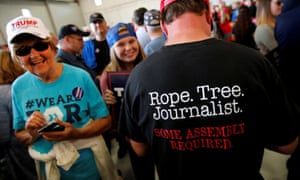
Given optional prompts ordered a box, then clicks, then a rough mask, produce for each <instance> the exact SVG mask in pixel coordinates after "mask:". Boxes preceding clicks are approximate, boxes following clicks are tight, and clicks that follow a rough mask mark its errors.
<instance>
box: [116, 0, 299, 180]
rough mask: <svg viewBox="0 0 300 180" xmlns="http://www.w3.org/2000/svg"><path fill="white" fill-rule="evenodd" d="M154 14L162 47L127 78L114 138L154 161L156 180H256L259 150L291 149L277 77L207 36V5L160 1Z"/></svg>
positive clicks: (258, 60)
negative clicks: (158, 20) (159, 25)
mask: <svg viewBox="0 0 300 180" xmlns="http://www.w3.org/2000/svg"><path fill="white" fill-rule="evenodd" d="M160 10H161V14H162V21H161V22H162V27H163V30H164V32H165V33H166V35H167V42H166V45H165V46H164V47H162V49H161V50H160V51H158V52H156V53H154V54H153V55H152V56H149V57H148V58H147V59H146V60H145V61H143V62H141V63H140V64H138V65H137V66H136V67H135V68H134V69H133V71H132V72H131V75H130V76H129V79H128V81H127V86H126V89H125V92H124V96H123V105H122V109H121V115H120V127H119V130H120V132H121V133H123V134H124V135H126V136H127V137H128V138H129V141H130V143H131V145H132V147H133V149H134V150H135V152H136V153H137V154H138V155H139V156H143V155H145V154H147V153H151V154H152V155H153V157H154V160H155V162H156V165H157V171H158V176H159V179H160V180H169V179H177V180H184V179H195V177H197V179H201V178H204V179H231V180H241V179H243V180H262V179H263V177H262V176H261V174H260V172H259V170H260V166H261V161H262V157H263V151H264V148H265V147H267V148H269V149H272V150H274V151H277V152H280V153H285V154H290V153H292V152H293V151H294V150H295V148H296V146H297V143H298V138H297V135H298V132H299V128H298V127H297V126H295V124H296V113H297V112H295V111H294V108H293V107H292V106H293V104H292V103H291V102H290V101H289V99H288V98H287V96H286V94H285V90H284V88H283V85H282V82H281V79H280V77H279V75H278V74H277V71H276V70H275V69H274V67H273V66H272V64H270V62H269V61H268V60H267V59H266V58H265V57H263V56H262V55H261V54H260V53H259V52H257V51H256V50H252V49H249V48H246V47H243V46H240V45H238V44H235V43H230V42H226V41H220V40H217V39H215V38H211V36H210V32H211V30H210V27H211V26H210V13H209V2H208V1H204V0H161V4H160ZM241 60H242V61H243V63H241ZM279 132H280V133H279Z"/></svg>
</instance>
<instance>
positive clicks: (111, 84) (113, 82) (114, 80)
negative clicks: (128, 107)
mask: <svg viewBox="0 0 300 180" xmlns="http://www.w3.org/2000/svg"><path fill="white" fill-rule="evenodd" d="M129 74H130V72H112V71H111V72H107V80H108V88H109V89H110V90H112V91H113V93H114V96H115V97H116V101H117V103H116V104H114V105H113V106H112V112H111V113H112V118H113V121H114V122H115V123H116V122H118V121H119V113H120V107H121V102H122V99H123V94H124V90H125V84H126V82H127V79H128V76H129Z"/></svg>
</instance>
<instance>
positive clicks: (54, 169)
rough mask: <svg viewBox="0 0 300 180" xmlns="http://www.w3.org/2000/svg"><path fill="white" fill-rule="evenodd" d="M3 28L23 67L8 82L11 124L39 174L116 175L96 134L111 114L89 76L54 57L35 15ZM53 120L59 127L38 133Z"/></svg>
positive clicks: (95, 177)
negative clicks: (23, 72)
mask: <svg viewBox="0 0 300 180" xmlns="http://www.w3.org/2000/svg"><path fill="white" fill-rule="evenodd" d="M6 31H7V37H8V44H9V47H10V49H11V52H12V57H13V59H14V60H15V61H16V62H17V63H19V64H20V65H21V66H22V67H23V68H24V69H25V70H26V71H27V72H26V73H25V74H23V75H22V76H20V77H19V78H18V79H16V80H15V81H14V83H13V84H12V107H13V117H14V119H13V128H14V130H15V134H16V136H17V137H18V139H19V140H20V141H21V142H24V143H25V144H27V145H29V153H30V155H31V157H33V158H34V159H35V160H36V162H37V163H36V164H37V170H38V175H39V178H44V179H57V180H58V179H62V180H63V179H89V180H99V179H102V180H104V179H117V178H118V175H117V171H116V169H115V168H114V166H113V163H112V161H111V159H110V156H109V152H108V151H107V147H106V145H105V142H104V141H103V138H102V136H101V134H102V133H103V132H105V131H106V130H108V129H109V128H110V127H111V116H110V114H109V111H108V109H107V108H106V105H105V102H104V101H103V99H102V97H101V95H100V92H99V90H98V89H97V87H96V85H95V83H94V82H93V80H92V78H91V76H90V75H89V74H88V73H87V72H86V71H85V70H82V69H80V68H77V67H74V66H71V65H68V64H64V63H59V62H57V61H56V60H55V56H56V46H55V45H54V43H53V42H52V40H51V35H50V33H49V31H48V30H47V28H46V27H45V25H44V23H43V22H42V21H41V20H40V19H39V18H36V17H24V16H20V17H17V18H15V19H12V20H11V21H10V22H8V23H7V26H6ZM54 121H55V122H56V123H57V124H58V125H59V126H63V127H64V129H63V130H60V131H54V132H40V133H39V132H38V130H39V129H41V128H42V127H44V126H45V125H47V124H48V123H51V122H54ZM103 159H104V160H105V161H103ZM103 163H105V165H103Z"/></svg>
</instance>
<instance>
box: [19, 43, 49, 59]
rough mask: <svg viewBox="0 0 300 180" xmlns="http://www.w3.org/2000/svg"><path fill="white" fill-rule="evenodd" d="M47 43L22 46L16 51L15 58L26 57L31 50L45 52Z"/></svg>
mask: <svg viewBox="0 0 300 180" xmlns="http://www.w3.org/2000/svg"><path fill="white" fill-rule="evenodd" d="M48 47H49V43H47V42H36V43H35V44H33V45H32V46H22V47H20V48H19V49H17V50H16V55H17V56H26V55H28V54H30V52H31V48H33V49H35V50H37V51H45V50H46V49H48Z"/></svg>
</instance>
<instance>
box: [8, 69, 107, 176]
mask: <svg viewBox="0 0 300 180" xmlns="http://www.w3.org/2000/svg"><path fill="white" fill-rule="evenodd" d="M12 104H13V116H14V119H13V127H14V129H16V130H19V129H24V128H25V124H26V120H27V119H28V117H29V116H30V115H31V114H32V112H34V111H40V112H41V113H42V114H43V115H44V116H45V117H46V119H47V120H48V121H54V120H55V119H56V118H59V119H61V120H62V121H65V122H69V123H71V124H72V125H73V126H74V127H76V128H81V127H83V126H85V125H86V124H87V123H88V122H89V120H90V119H96V118H101V117H105V116H107V115H108V114H109V111H108V109H107V107H106V104H105V102H104V101H103V99H102V97H101V95H100V92H99V90H98V89H97V87H96V85H95V83H94V82H93V80H92V79H91V77H90V75H89V74H88V73H87V72H86V71H84V70H82V69H80V68H77V67H74V66H70V65H67V64H64V69H63V73H62V75H61V76H60V77H59V78H58V79H57V80H56V81H54V82H51V83H44V82H42V81H40V80H39V79H38V78H37V76H35V75H33V74H31V73H29V72H26V73H25V74H24V75H22V76H20V77H19V78H18V79H17V80H15V82H14V83H13V85H12ZM54 143H55V142H49V141H47V140H45V139H43V138H42V137H40V138H39V139H38V140H37V141H36V142H35V143H34V144H33V148H34V149H35V150H36V151H39V152H40V153H48V152H49V151H50V150H51V149H52V146H53V144H54ZM80 158H83V157H80ZM91 165H92V166H94V162H91ZM74 167H76V163H75V165H74ZM77 172H82V173H83V172H84V171H82V170H80V171H77Z"/></svg>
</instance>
